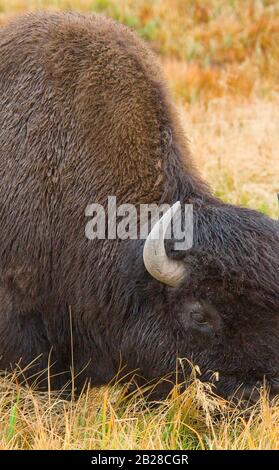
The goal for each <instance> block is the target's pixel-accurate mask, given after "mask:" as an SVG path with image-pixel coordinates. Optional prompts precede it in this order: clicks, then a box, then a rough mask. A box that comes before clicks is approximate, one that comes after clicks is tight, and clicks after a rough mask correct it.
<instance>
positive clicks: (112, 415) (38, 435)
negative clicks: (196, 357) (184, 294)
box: [0, 376, 279, 450]
mask: <svg viewBox="0 0 279 470" xmlns="http://www.w3.org/2000/svg"><path fill="white" fill-rule="evenodd" d="M0 415H1V421H0V450H1V449H13V450H16V449H33V450H34V449H47V450H65V449H95V450H98V449H150V450H154V449H187V450H188V449H193V450H196V449H199V450H204V449H279V442H278V427H279V403H278V402H277V404H276V403H275V402H274V403H273V406H271V405H270V404H269V403H268V400H267V394H266V392H265V391H264V390H263V391H262V393H261V400H260V401H259V403H258V404H257V405H254V406H253V407H250V408H249V410H245V411H244V410H241V408H240V406H236V405H232V404H231V403H227V402H225V401H224V400H222V399H221V398H219V397H216V396H215V395H214V394H213V393H212V390H211V388H210V386H209V385H208V384H202V383H201V382H200V381H199V379H198V378H197V377H196V378H193V381H192V383H191V384H190V385H189V387H188V389H187V390H186V391H185V392H184V393H182V394H179V393H178V390H177V387H174V389H173V391H172V393H171V395H170V396H169V397H168V399H166V400H164V401H163V402H157V403H156V406H155V407H151V406H150V405H149V404H147V403H146V401H145V400H144V398H143V397H142V395H141V394H140V391H139V392H136V393H135V394H134V395H133V396H131V397H130V399H129V400H127V399H124V396H123V389H121V388H117V387H103V388H101V389H91V390H89V389H88V390H85V392H84V393H83V394H82V395H81V396H80V398H79V399H77V400H76V401H65V400H64V399H63V398H62V397H61V396H59V395H58V394H56V395H55V394H48V393H39V392H34V391H33V390H32V388H24V387H20V386H19V385H16V384H15V376H13V377H10V376H6V377H3V378H2V379H1V381H0Z"/></svg>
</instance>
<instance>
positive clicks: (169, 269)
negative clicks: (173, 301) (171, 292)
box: [143, 201, 185, 287]
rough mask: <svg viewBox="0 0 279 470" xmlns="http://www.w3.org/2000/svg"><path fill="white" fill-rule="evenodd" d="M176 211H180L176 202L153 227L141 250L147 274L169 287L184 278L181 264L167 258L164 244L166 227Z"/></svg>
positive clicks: (183, 268) (178, 203)
mask: <svg viewBox="0 0 279 470" xmlns="http://www.w3.org/2000/svg"><path fill="white" fill-rule="evenodd" d="M178 210H180V201H177V202H176V203H175V204H174V205H173V206H172V207H171V208H170V209H169V210H168V211H167V212H166V213H165V214H164V215H163V217H161V219H160V220H159V221H158V222H157V223H156V224H155V225H154V227H153V228H152V230H151V232H150V234H149V235H148V237H147V239H146V241H145V244H144V249H143V262H144V265H145V267H146V269H147V271H148V272H149V274H151V276H153V277H154V278H155V279H157V280H158V281H160V282H163V283H164V284H167V285H168V286H171V287H175V286H177V285H178V284H179V283H180V282H181V281H182V280H183V278H184V277H185V267H184V264H183V262H182V261H177V260H174V259H171V258H168V256H167V253H166V250H165V243H164V240H165V235H166V232H167V230H168V227H169V225H170V223H171V220H172V218H173V217H174V215H175V214H176V212H177V211H178Z"/></svg>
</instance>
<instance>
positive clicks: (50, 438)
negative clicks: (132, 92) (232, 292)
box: [0, 0, 279, 449]
mask: <svg viewBox="0 0 279 470" xmlns="http://www.w3.org/2000/svg"><path fill="white" fill-rule="evenodd" d="M42 8H48V9H56V10H57V9H62V10H65V9H75V10H83V11H98V12H101V13H104V14H107V15H109V16H112V17H114V18H115V19H117V20H119V21H122V22H124V23H126V24H128V25H129V26H130V27H132V28H134V29H135V30H137V31H138V33H139V34H140V35H141V36H142V37H144V39H146V40H147V41H148V42H149V43H150V47H152V48H153V49H154V50H155V52H157V53H158V55H159V57H160V60H161V62H162V64H163V67H164V71H165V74H166V77H167V80H168V83H169V86H170V88H171V90H172V92H173V94H174V97H175V100H176V103H177V106H178V108H179V112H180V115H181V119H182V123H183V126H184V127H185V132H186V134H187V136H188V139H189V143H190V147H191V150H192V153H193V155H194V157H195V160H196V162H197V166H198V168H199V169H200V171H201V173H202V174H203V176H204V177H205V178H206V179H207V181H208V182H209V183H210V184H211V186H212V188H213V190H214V192H215V193H216V194H217V195H218V196H220V197H221V198H222V199H224V200H226V201H229V202H232V203H236V204H241V205H245V206H249V207H252V208H255V209H258V210H260V211H262V212H264V213H266V214H268V215H270V216H272V217H274V218H278V214H279V211H278V202H277V193H278V192H279V179H278V172H279V158H278V148H279V66H278V63H279V62H278V59H279V2H278V0H245V1H243V0H208V1H207V2H203V1H201V0H161V1H159V0H157V1H151V0H150V1H149V0H137V1H133V2H132V1H129V0H125V1H124V0H122V1H119V0H118V1H117V0H91V1H90V0H83V1H78V0H72V1H71V0H61V1H59V0H46V1H44V0H40V1H35V0H30V1H27V0H10V1H9V2H6V1H5V0H4V1H2V0H0V24H1V23H5V22H6V21H7V20H8V18H9V17H12V16H13V15H14V14H16V13H18V12H22V11H27V10H33V9H42ZM194 376H195V377H194ZM194 376H193V380H192V383H191V385H190V387H189V388H188V390H186V392H184V394H182V395H179V394H178V391H177V390H176V389H174V390H173V392H172V394H171V395H170V397H169V398H168V400H166V401H164V402H162V403H160V404H158V406H157V407H155V408H150V407H148V406H147V404H146V403H145V401H144V399H143V398H142V396H141V393H140V391H138V392H137V393H136V394H135V395H134V396H133V397H132V398H131V400H130V401H129V402H127V401H125V400H124V391H123V389H121V388H117V387H114V388H110V387H106V388H103V389H101V390H86V391H85V393H84V394H83V395H82V396H81V398H80V399H79V400H76V401H74V400H73V401H67V402H66V401H64V400H63V399H62V397H60V396H59V395H55V394H52V393H49V394H42V393H41V394H40V393H38V392H34V391H33V390H32V389H27V388H22V387H20V386H18V385H16V380H11V378H10V377H4V376H3V378H2V379H1V381H0V415H1V421H0V448H3V449H30V448H31V449H89V448H91V449H104V448H108V449H196V448H198V449H204V448H205V449H279V442H278V435H279V402H278V401H277V403H276V402H275V403H273V404H272V406H271V405H270V404H268V401H267V399H266V394H265V391H262V397H261V400H260V401H259V403H258V404H257V405H255V406H253V407H252V408H251V409H250V411H249V413H247V411H245V412H244V411H243V410H241V408H240V407H239V406H235V405H232V404H228V403H226V402H224V401H223V400H222V399H220V398H218V397H215V396H214V395H212V393H211V391H210V386H209V385H202V384H201V383H200V381H199V379H198V371H194Z"/></svg>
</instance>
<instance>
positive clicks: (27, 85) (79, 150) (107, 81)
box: [0, 13, 279, 397]
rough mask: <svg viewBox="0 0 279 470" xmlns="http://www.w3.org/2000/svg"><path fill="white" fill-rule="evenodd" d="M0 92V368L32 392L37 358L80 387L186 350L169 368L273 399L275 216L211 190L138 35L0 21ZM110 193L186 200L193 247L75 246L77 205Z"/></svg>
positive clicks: (58, 21) (118, 242) (59, 21)
mask: <svg viewBox="0 0 279 470" xmlns="http://www.w3.org/2000/svg"><path fill="white" fill-rule="evenodd" d="M0 99H1V106H0V182H1V184H0V221H1V238H0V356H1V359H0V369H2V370H4V369H5V370H6V369H9V370H10V369H11V368H14V367H16V366H17V367H18V366H19V367H20V369H22V370H23V372H22V374H23V375H24V377H26V378H28V377H29V380H30V381H31V380H33V381H34V380H35V379H34V377H36V381H37V386H38V387H40V386H43V381H44V375H43V374H42V373H41V372H42V371H43V370H44V369H45V368H47V366H48V365H49V364H50V365H51V375H52V378H51V386H52V387H56V388H57V387H63V386H65V384H66V383H67V381H68V380H70V377H71V370H72V368H74V373H75V375H76V386H77V388H81V387H82V385H83V384H84V381H85V380H89V381H90V382H91V384H93V385H101V384H106V383H109V382H110V381H112V379H113V378H114V377H115V376H116V375H117V374H118V377H120V378H123V380H124V377H126V378H129V377H130V376H131V374H136V378H135V380H136V381H137V383H138V384H144V383H146V382H152V381H156V380H158V379H160V378H162V377H165V376H168V377H169V378H170V381H171V380H173V379H174V378H175V370H176V367H177V366H176V365H177V358H186V359H187V360H186V361H184V370H183V371H181V370H180V369H179V370H178V374H179V373H181V377H183V374H184V373H185V371H186V373H188V370H189V367H190V366H188V361H191V362H192V363H194V364H197V365H198V366H199V368H200V370H201V378H202V380H208V379H209V378H210V377H211V375H212V373H213V372H218V375H219V380H218V381H217V382H216V390H217V392H218V393H220V394H221V395H223V396H226V397H227V396H230V395H231V394H232V393H234V392H235V391H236V390H237V389H239V387H242V390H244V393H246V392H247V391H248V392H247V393H250V391H251V389H252V387H253V386H254V385H256V384H258V383H261V382H262V381H263V380H264V379H265V380H266V381H267V383H268V384H269V386H270V388H271V392H272V393H276V392H277V391H278V377H279V364H278V354H279V283H278V275H279V228H278V222H277V221H275V220H272V219H270V218H268V217H266V216H264V215H262V214H260V213H258V212H256V211H253V210H249V209H245V208H242V207H236V206H232V205H229V204H225V203H224V202H222V201H221V200H219V199H218V198H216V197H215V196H214V195H213V194H212V192H211V190H210V189H209V187H208V186H207V184H206V183H205V182H204V181H203V180H202V179H201V177H200V175H199V173H198V171H197V170H196V168H195V166H194V164H193V162H192V159H191V155H190V153H189V150H188V146H187V141H186V138H185V137H184V135H183V132H182V128H181V125H180V123H179V120H178V117H177V114H176V111H175V108H174V105H173V103H172V100H171V98H170V95H169V92H168V90H167V87H166V85H165V82H164V80H163V78H162V72H161V70H160V67H159V66H158V65H157V63H156V60H155V58H154V56H153V54H152V53H151V52H150V51H149V50H148V49H147V47H146V46H145V45H144V44H143V42H142V41H141V40H140V39H139V38H138V37H137V36H136V35H135V34H134V33H132V32H131V31H130V30H129V29H127V28H126V27H124V26H122V25H119V24H117V23H115V22H113V21H111V20H108V19H105V18H103V17H100V16H86V15H82V14H77V13H49V14H47V13H39V14H38V13H36V14H30V15H27V16H22V17H19V18H18V19H16V20H14V21H12V22H11V23H10V24H8V25H7V26H5V27H3V28H2V29H1V30H0ZM109 195H113V196H115V197H116V198H117V203H119V204H122V203H130V204H134V205H135V207H136V208H139V206H140V204H149V203H153V204H154V203H155V204H163V203H168V204H170V205H173V204H175V203H176V202H177V201H180V203H181V205H182V207H183V205H184V204H192V205H193V210H194V242H193V246H192V248H191V249H189V250H186V251H185V250H184V251H183V250H175V249H174V239H166V240H164V238H162V237H161V238H159V239H158V240H157V241H156V243H154V242H152V240H150V236H149V237H148V238H147V239H146V240H141V239H127V240H123V239H120V238H119V237H118V238H116V239H109V238H108V237H105V238H104V239H95V240H89V239H88V238H86V236H85V225H86V222H87V221H88V218H87V217H85V208H86V207H87V206H88V204H90V203H98V204H101V205H103V206H104V207H106V208H107V199H108V196H109ZM156 250H159V252H160V254H161V255H160V263H159V265H158V258H156V256H155V255H156V253H155V251H156ZM30 364H31V365H30ZM27 366H28V367H29V369H27ZM36 374H37V375H36ZM172 374H173V375H172ZM168 389H169V385H168V382H165V383H162V384H161V386H159V388H157V390H158V392H157V393H158V395H159V394H160V395H161V394H165V393H167V391H168ZM245 391H246V392H245Z"/></svg>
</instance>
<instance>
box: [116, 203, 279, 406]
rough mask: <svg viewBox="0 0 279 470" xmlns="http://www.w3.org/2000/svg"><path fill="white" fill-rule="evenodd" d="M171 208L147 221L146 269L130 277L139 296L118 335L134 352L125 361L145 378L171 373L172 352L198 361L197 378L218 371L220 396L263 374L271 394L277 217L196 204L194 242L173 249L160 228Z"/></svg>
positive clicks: (246, 388) (277, 368) (274, 388)
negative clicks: (126, 335)
mask: <svg viewBox="0 0 279 470" xmlns="http://www.w3.org/2000/svg"><path fill="white" fill-rule="evenodd" d="M178 205H179V203H178V204H176V205H175V206H174V207H173V210H174V211H175V210H176V209H177V207H178ZM171 214H173V211H172V212H171V211H168V212H167V213H166V214H165V215H164V217H163V218H162V219H161V221H160V222H158V223H157V224H156V225H155V226H154V227H153V229H152V232H151V233H150V235H149V237H148V238H147V240H146V241H145V244H144V248H143V257H142V251H141V259H139V260H138V269H140V262H142V258H143V261H144V266H145V268H146V271H148V273H149V275H148V274H147V273H146V274H145V275H146V277H145V281H144V282H142V281H141V282H140V283H138V284H137V287H136V290H137V291H139V290H140V298H141V301H140V302H138V303H137V305H138V306H139V307H138V312H137V315H135V316H134V317H133V320H132V322H133V325H132V326H131V328H132V329H133V333H131V335H130V340H129V339H126V340H125V346H127V342H128V343H130V342H131V343H133V347H134V348H135V349H136V351H137V358H139V357H140V359H138V360H136V359H135V358H134V361H133V360H132V358H131V356H132V355H131V354H130V356H129V357H130V361H131V365H132V364H133V365H134V366H136V365H137V366H139V368H140V369H141V371H142V375H143V376H145V377H147V378H149V379H150V378H155V377H160V376H162V375H163V374H165V373H166V374H167V373H168V372H171V370H172V369H173V368H174V362H173V358H174V357H175V356H176V357H180V358H186V359H188V360H189V361H191V362H192V363H193V364H196V365H198V366H199V368H200V370H201V372H202V378H203V379H204V380H207V379H210V377H211V376H212V375H213V373H215V372H218V374H217V375H216V374H215V377H216V376H218V380H217V382H216V389H217V393H219V394H221V395H223V396H225V397H228V396H230V395H233V394H234V393H235V392H237V391H238V393H241V394H242V395H244V396H248V395H249V396H250V394H251V392H252V390H253V388H254V387H255V386H258V385H259V384H260V383H262V382H263V381H266V382H267V384H268V386H269V387H270V389H271V393H272V394H276V393H278V378H279V363H278V357H279V284H278V274H279V224H278V222H276V221H275V220H272V219H269V218H268V217H265V216H264V215H262V214H260V213H258V212H256V211H252V210H249V209H244V208H239V207H234V206H230V205H226V204H223V203H220V202H219V201H216V204H212V205H210V206H208V205H206V206H204V205H203V204H202V203H200V204H199V205H196V206H194V243H193V247H192V248H191V249H189V250H187V251H175V250H174V241H173V240H166V239H165V229H162V220H163V219H164V221H165V228H166V225H167V224H168V223H169V222H170V220H171V217H172V215H171ZM166 221H167V222H166ZM160 224H161V230H160ZM156 231H157V235H158V236H155V237H154V232H156ZM152 234H153V237H152V236H151V235H152ZM142 266H143V264H142ZM136 269H137V264H136V263H134V270H136ZM138 318H140V321H138ZM131 343H130V346H132V345H131ZM130 350H131V349H130ZM128 362H129V360H128ZM184 372H185V371H184Z"/></svg>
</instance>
